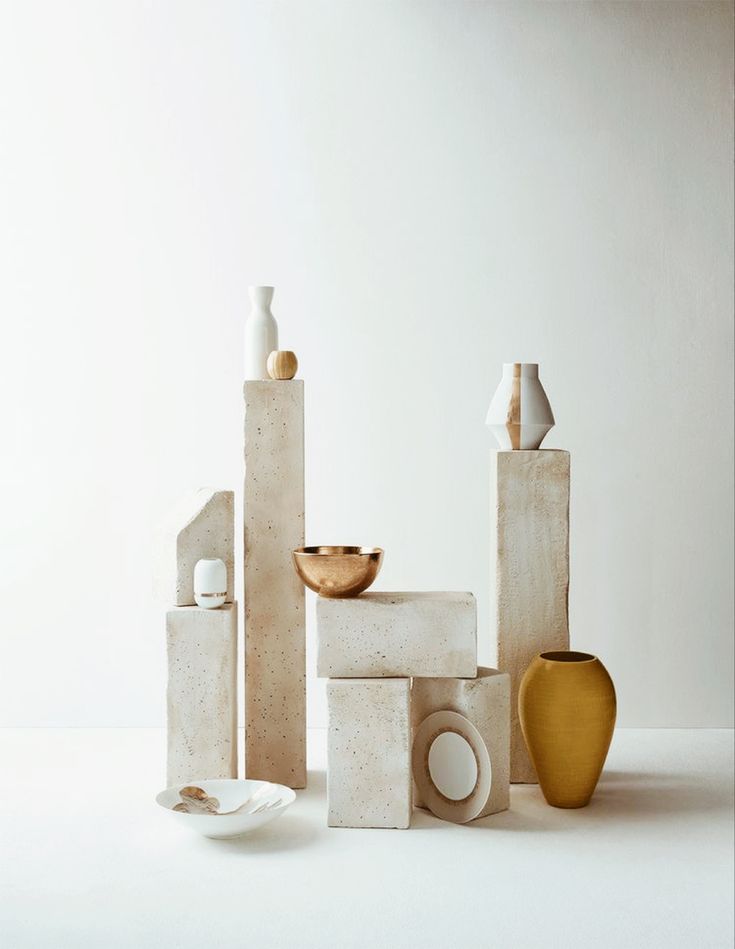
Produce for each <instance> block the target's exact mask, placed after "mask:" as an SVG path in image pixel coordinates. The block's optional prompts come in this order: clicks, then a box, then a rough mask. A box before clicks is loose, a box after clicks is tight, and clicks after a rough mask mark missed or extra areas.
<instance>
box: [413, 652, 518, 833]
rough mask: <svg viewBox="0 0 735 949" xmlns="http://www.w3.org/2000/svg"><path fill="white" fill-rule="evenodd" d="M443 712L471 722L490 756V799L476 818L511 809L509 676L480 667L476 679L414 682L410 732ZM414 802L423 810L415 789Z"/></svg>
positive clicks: (421, 680)
mask: <svg viewBox="0 0 735 949" xmlns="http://www.w3.org/2000/svg"><path fill="white" fill-rule="evenodd" d="M443 709H448V710H449V711H451V712H458V713H459V714H460V715H464V717H465V718H466V719H468V720H469V721H470V722H472V724H473V725H474V726H475V728H476V729H477V730H478V731H479V733H480V734H481V735H482V738H483V741H484V742H485V745H486V746H487V750H488V752H489V754H490V767H491V769H492V783H491V786H490V796H489V797H488V799H487V803H486V804H485V806H484V808H483V809H482V811H481V812H480V814H479V815H478V817H487V815H488V814H497V812H498V811H504V810H507V809H508V807H509V806H510V676H509V675H508V674H507V673H504V672H498V670H497V669H486V668H484V667H482V666H480V668H479V669H478V670H477V678H476V679H414V680H413V684H412V686H411V726H412V732H414V733H415V731H416V729H417V728H418V727H419V725H420V724H421V722H423V720H424V719H425V718H426V717H427V716H428V715H431V714H432V713H433V712H439V711H442V710H443ZM414 803H415V804H416V806H417V807H424V804H423V802H422V801H421V800H420V797H419V795H418V792H417V789H416V788H415V787H414Z"/></svg>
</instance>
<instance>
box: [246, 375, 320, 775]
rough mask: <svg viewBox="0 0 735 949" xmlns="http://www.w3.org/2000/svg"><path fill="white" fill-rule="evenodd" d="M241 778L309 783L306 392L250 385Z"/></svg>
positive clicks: (298, 385) (284, 384) (294, 384)
mask: <svg viewBox="0 0 735 949" xmlns="http://www.w3.org/2000/svg"><path fill="white" fill-rule="evenodd" d="M244 518H245V525H244V533H245V774H246V776H247V777H248V778H255V779H258V780H263V781H274V782H276V783H277V784H285V785H287V786H288V787H291V788H302V787H304V786H305V785H306V629H305V620H304V586H303V584H302V582H301V581H300V580H299V578H298V576H297V574H296V571H295V570H294V567H293V564H292V562H291V551H292V550H293V549H294V547H302V546H303V544H304V384H303V382H302V381H301V380H299V379H296V380H290V381H279V382H274V381H269V382H246V383H245V496H244Z"/></svg>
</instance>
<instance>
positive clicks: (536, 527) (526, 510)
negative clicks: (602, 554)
mask: <svg viewBox="0 0 735 949" xmlns="http://www.w3.org/2000/svg"><path fill="white" fill-rule="evenodd" d="M490 494H491V503H490V515H491V530H490V556H491V596H490V604H491V615H492V614H493V612H494V620H493V624H494V631H495V635H496V637H497V644H498V668H499V669H500V670H501V671H503V672H508V673H509V674H510V679H511V768H510V774H511V781H512V782H518V783H536V781H537V778H536V772H535V770H534V768H533V765H532V764H531V761H530V759H529V757H528V752H527V750H526V745H525V742H524V740H523V734H522V732H521V726H520V722H519V719H518V689H519V686H520V682H521V678H522V677H523V673H524V672H525V671H526V669H527V668H528V665H529V663H530V662H531V660H532V659H533V657H534V656H536V655H537V654H538V653H540V652H546V651H550V650H561V649H568V648H569V620H568V595H569V452H566V451H555V450H544V449H539V450H537V451H497V452H493V453H492V455H491V476H490Z"/></svg>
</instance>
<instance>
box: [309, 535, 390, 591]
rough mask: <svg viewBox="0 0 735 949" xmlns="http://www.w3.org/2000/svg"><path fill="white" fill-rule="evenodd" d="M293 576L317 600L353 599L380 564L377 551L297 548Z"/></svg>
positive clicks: (374, 574) (375, 572)
mask: <svg viewBox="0 0 735 949" xmlns="http://www.w3.org/2000/svg"><path fill="white" fill-rule="evenodd" d="M291 556H292V558H293V563H294V567H296V572H297V573H298V575H299V576H300V577H301V579H302V580H303V581H304V583H305V584H306V586H307V587H309V589H310V590H313V591H314V592H315V593H318V594H319V596H327V597H344V596H357V595H358V593H362V592H363V591H364V590H367V588H368V587H369V586H370V584H371V583H372V582H373V580H375V578H376V577H377V575H378V573H379V571H380V567H381V565H382V563H383V551H382V550H381V549H380V547H298V548H297V549H296V550H294V551H293V552H292V554H291Z"/></svg>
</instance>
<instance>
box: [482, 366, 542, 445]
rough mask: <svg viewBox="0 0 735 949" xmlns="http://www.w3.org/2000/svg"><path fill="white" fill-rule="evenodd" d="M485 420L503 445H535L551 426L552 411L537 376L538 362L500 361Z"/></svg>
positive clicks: (539, 442)
mask: <svg viewBox="0 0 735 949" xmlns="http://www.w3.org/2000/svg"><path fill="white" fill-rule="evenodd" d="M485 424H486V425H488V426H489V427H490V429H491V430H492V433H493V435H494V436H495V438H496V439H497V442H498V444H499V445H500V447H501V448H504V449H514V450H519V449H535V448H538V447H539V446H540V445H541V442H542V441H543V440H544V438H545V437H546V434H547V432H549V431H550V430H551V429H552V428H553V427H554V413H553V412H552V411H551V406H550V405H549V400H548V399H547V398H546V393H545V392H544V387H543V386H542V385H541V380H540V379H539V377H538V363H535V362H506V363H503V378H502V379H501V380H500V385H499V386H498V388H497V389H496V390H495V395H494V396H493V398H492V402H491V403H490V408H489V409H488V411H487V418H486V419H485Z"/></svg>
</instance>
